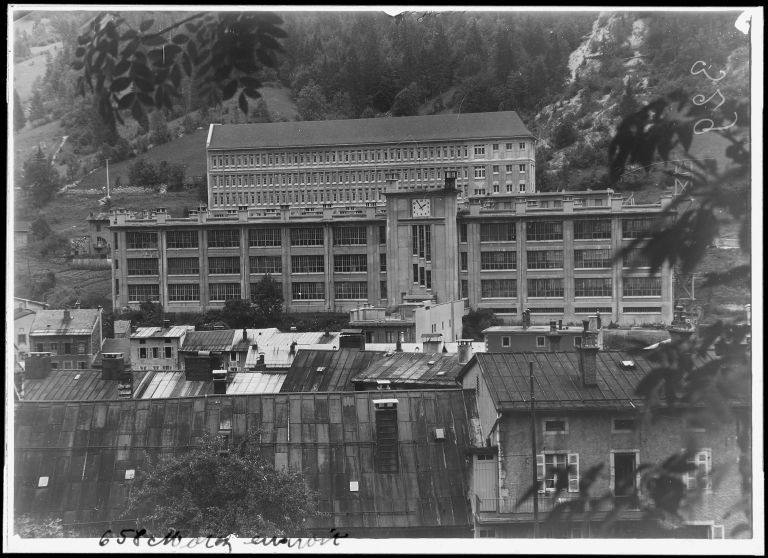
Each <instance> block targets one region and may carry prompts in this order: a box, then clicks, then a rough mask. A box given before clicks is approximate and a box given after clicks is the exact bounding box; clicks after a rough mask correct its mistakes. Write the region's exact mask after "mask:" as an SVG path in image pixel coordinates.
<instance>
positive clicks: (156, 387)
mask: <svg viewBox="0 0 768 558" xmlns="http://www.w3.org/2000/svg"><path fill="white" fill-rule="evenodd" d="M284 380H285V374H264V373H261V372H239V373H236V374H232V375H231V376H230V378H229V381H228V382H227V394H230V395H240V394H245V395H250V394H257V393H277V392H279V391H280V386H282V385H283V381H284ZM212 393H213V381H212V380H210V381H204V380H187V379H186V377H185V374H184V372H179V371H168V370H156V371H150V372H148V373H147V375H146V376H145V377H144V379H143V380H142V381H141V383H139V385H138V386H137V387H136V388H135V390H134V398H135V399H158V398H167V397H194V396H198V395H211V394H212Z"/></svg>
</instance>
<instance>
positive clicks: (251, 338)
mask: <svg viewBox="0 0 768 558" xmlns="http://www.w3.org/2000/svg"><path fill="white" fill-rule="evenodd" d="M245 332H246V334H247V335H246V336H243V330H242V329H237V330H235V333H234V336H233V338H232V339H233V347H232V350H233V351H248V350H249V349H250V347H251V345H253V344H254V343H257V344H259V345H261V344H263V343H266V342H267V341H268V340H269V339H270V338H271V337H272V336H273V335H275V334H277V333H280V330H279V329H277V328H276V327H265V328H261V329H246V330H245Z"/></svg>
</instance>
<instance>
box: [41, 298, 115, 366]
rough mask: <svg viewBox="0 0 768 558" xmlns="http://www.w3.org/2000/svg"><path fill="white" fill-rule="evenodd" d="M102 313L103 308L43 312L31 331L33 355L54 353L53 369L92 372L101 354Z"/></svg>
mask: <svg viewBox="0 0 768 558" xmlns="http://www.w3.org/2000/svg"><path fill="white" fill-rule="evenodd" d="M101 313H102V309H101V307H99V308H97V309H96V308H83V309H80V308H77V309H64V310H39V311H38V312H37V314H36V315H35V320H34V322H33V323H32V326H31V327H30V332H29V348H30V351H31V352H35V353H50V354H51V367H52V368H57V369H80V370H84V369H86V368H90V367H91V365H92V363H93V361H94V358H96V356H97V355H98V354H99V352H100V351H101V345H102V341H103V337H102V331H101Z"/></svg>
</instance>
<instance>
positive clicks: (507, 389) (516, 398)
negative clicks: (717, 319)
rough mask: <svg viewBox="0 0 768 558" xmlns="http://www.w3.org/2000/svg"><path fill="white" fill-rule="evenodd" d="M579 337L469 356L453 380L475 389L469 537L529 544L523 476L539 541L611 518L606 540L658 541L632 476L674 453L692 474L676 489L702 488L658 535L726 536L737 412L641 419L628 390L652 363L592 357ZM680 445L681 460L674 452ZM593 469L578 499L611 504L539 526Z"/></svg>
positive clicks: (743, 410)
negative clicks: (550, 347)
mask: <svg viewBox="0 0 768 558" xmlns="http://www.w3.org/2000/svg"><path fill="white" fill-rule="evenodd" d="M583 333H584V342H583V343H582V345H581V347H580V348H579V349H578V350H577V351H572V350H571V351H561V352H504V353H477V354H475V355H474V357H473V358H472V359H471V360H470V361H469V363H468V364H467V365H466V366H465V367H464V369H463V370H462V372H461V373H460V375H459V379H460V381H461V383H462V387H464V388H465V389H466V388H471V389H473V390H475V393H476V397H477V407H478V412H479V418H480V425H481V426H480V428H481V432H482V433H481V435H482V437H483V439H484V440H485V445H484V447H483V448H480V449H477V450H475V451H474V452H473V456H472V460H473V492H474V494H473V498H472V509H473V518H474V533H475V537H531V536H533V533H534V528H535V526H534V520H535V517H534V513H533V512H534V502H533V500H534V498H533V497H530V498H528V499H524V500H523V501H521V499H522V497H523V495H524V494H526V492H527V491H529V490H530V489H531V488H532V487H533V486H534V482H533V479H534V476H535V478H536V489H535V497H536V500H537V504H538V512H539V513H538V519H539V524H540V528H541V530H540V531H539V534H540V536H543V537H552V538H570V537H590V536H597V535H596V533H597V527H598V526H599V523H600V520H601V519H605V518H606V517H608V515H609V514H611V513H612V512H616V513H617V514H618V515H617V516H616V517H617V521H616V523H615V524H614V526H613V531H612V533H611V535H610V536H611V537H617V538H624V537H628V538H644V537H648V536H654V537H658V536H659V531H658V530H652V529H653V528H652V525H651V524H650V523H648V522H646V521H645V520H644V518H643V515H642V512H641V511H640V509H639V504H640V502H641V501H644V500H641V499H643V498H645V497H647V492H646V488H647V487H646V486H644V485H643V484H642V483H641V475H640V474H639V473H640V471H642V469H641V465H642V464H653V463H661V462H662V461H664V460H665V459H667V458H669V457H670V456H672V455H676V454H677V455H685V456H686V457H684V458H683V459H685V460H687V461H688V463H689V465H690V466H691V469H692V470H691V471H689V472H686V473H684V474H682V478H681V480H682V482H683V484H684V485H685V487H686V490H687V491H690V490H693V489H696V488H700V489H703V491H702V493H701V494H700V498H697V499H696V498H693V496H692V497H691V499H693V502H692V505H691V506H689V507H687V508H686V509H683V510H682V513H683V515H684V523H685V525H684V526H683V527H680V528H679V529H677V530H675V531H674V532H673V533H674V534H671V533H670V536H673V537H676V538H677V537H679V538H720V537H723V534H724V533H730V532H731V529H732V528H733V527H734V526H735V525H736V524H737V523H738V521H739V519H738V518H737V517H736V516H735V514H734V515H731V516H730V517H727V514H726V511H727V510H728V509H729V508H730V507H731V506H733V505H734V504H735V503H736V502H737V501H739V499H740V498H741V496H742V494H741V477H740V475H739V465H738V463H739V445H738V440H739V437H740V436H744V435H745V432H749V424H750V420H751V417H750V414H751V411H749V403H748V402H746V401H741V402H738V401H737V402H734V403H733V406H734V413H733V414H734V416H735V417H736V418H735V419H734V420H733V421H732V422H726V423H723V424H705V423H695V422H692V421H691V419H690V414H685V413H682V412H680V411H679V410H677V411H676V410H674V409H668V410H667V411H666V412H665V413H663V414H662V415H660V416H658V417H657V419H656V420H654V421H652V422H649V421H642V420H641V415H640V411H641V410H642V409H643V408H644V406H645V405H646V402H645V400H644V399H643V398H642V397H639V396H638V395H637V394H636V391H635V388H636V386H637V385H638V382H639V381H640V380H641V379H642V378H643V377H645V376H646V375H647V374H648V373H649V372H650V371H651V370H652V369H653V368H654V367H655V365H654V364H653V363H651V362H650V361H649V360H647V358H645V357H641V356H636V355H634V354H633V355H630V354H628V353H625V352H620V351H603V350H600V349H599V348H598V347H597V343H596V336H595V332H592V331H584V332H583ZM708 358H710V357H706V356H705V357H702V362H705V361H706V360H707V359H708ZM531 384H533V398H534V411H533V412H532V410H531ZM532 432H533V434H532ZM534 440H535V444H534ZM534 448H535V449H534ZM688 448H693V451H692V453H689V454H686V453H685V451H684V450H685V449H688ZM600 464H602V466H603V468H602V469H601V470H600V473H598V475H597V476H596V477H595V479H594V482H593V483H592V484H591V488H590V491H589V494H590V495H603V494H612V495H613V496H614V497H615V498H614V499H612V500H610V501H605V502H602V503H601V504H600V505H599V506H597V505H594V506H593V507H592V508H588V509H587V510H586V511H587V512H588V513H587V514H584V513H582V514H576V515H575V516H573V517H571V520H569V521H560V522H559V523H558V526H557V527H547V526H545V525H544V521H543V520H544V519H545V518H546V517H547V514H548V513H549V512H551V511H552V509H553V508H554V507H555V506H557V505H558V504H560V503H567V502H569V501H573V500H576V499H578V498H579V497H580V496H582V495H581V493H580V490H582V486H581V480H582V478H583V475H585V474H586V473H587V471H590V470H591V469H592V468H593V467H595V466H598V465H600ZM715 475H717V481H715ZM636 488H637V489H638V490H637V491H636V490H635V489H636ZM691 494H692V493H691ZM638 495H639V496H638ZM587 517H589V519H590V520H591V521H587Z"/></svg>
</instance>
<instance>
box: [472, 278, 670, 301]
mask: <svg viewBox="0 0 768 558" xmlns="http://www.w3.org/2000/svg"><path fill="white" fill-rule="evenodd" d="M563 281H564V280H563V279H561V278H553V279H528V280H527V286H528V296H529V297H531V298H535V297H540V298H561V297H562V296H563V291H564V289H563ZM573 281H574V296H576V297H609V296H613V280H612V279H611V278H610V277H581V278H576V279H574V280H573ZM467 286H468V285H467ZM480 293H481V294H480V296H481V297H482V298H515V297H517V280H516V279H482V280H481V281H480ZM462 296H464V294H462ZM622 296H625V297H629V296H654V297H658V296H661V277H625V278H624V280H623V282H622Z"/></svg>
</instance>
